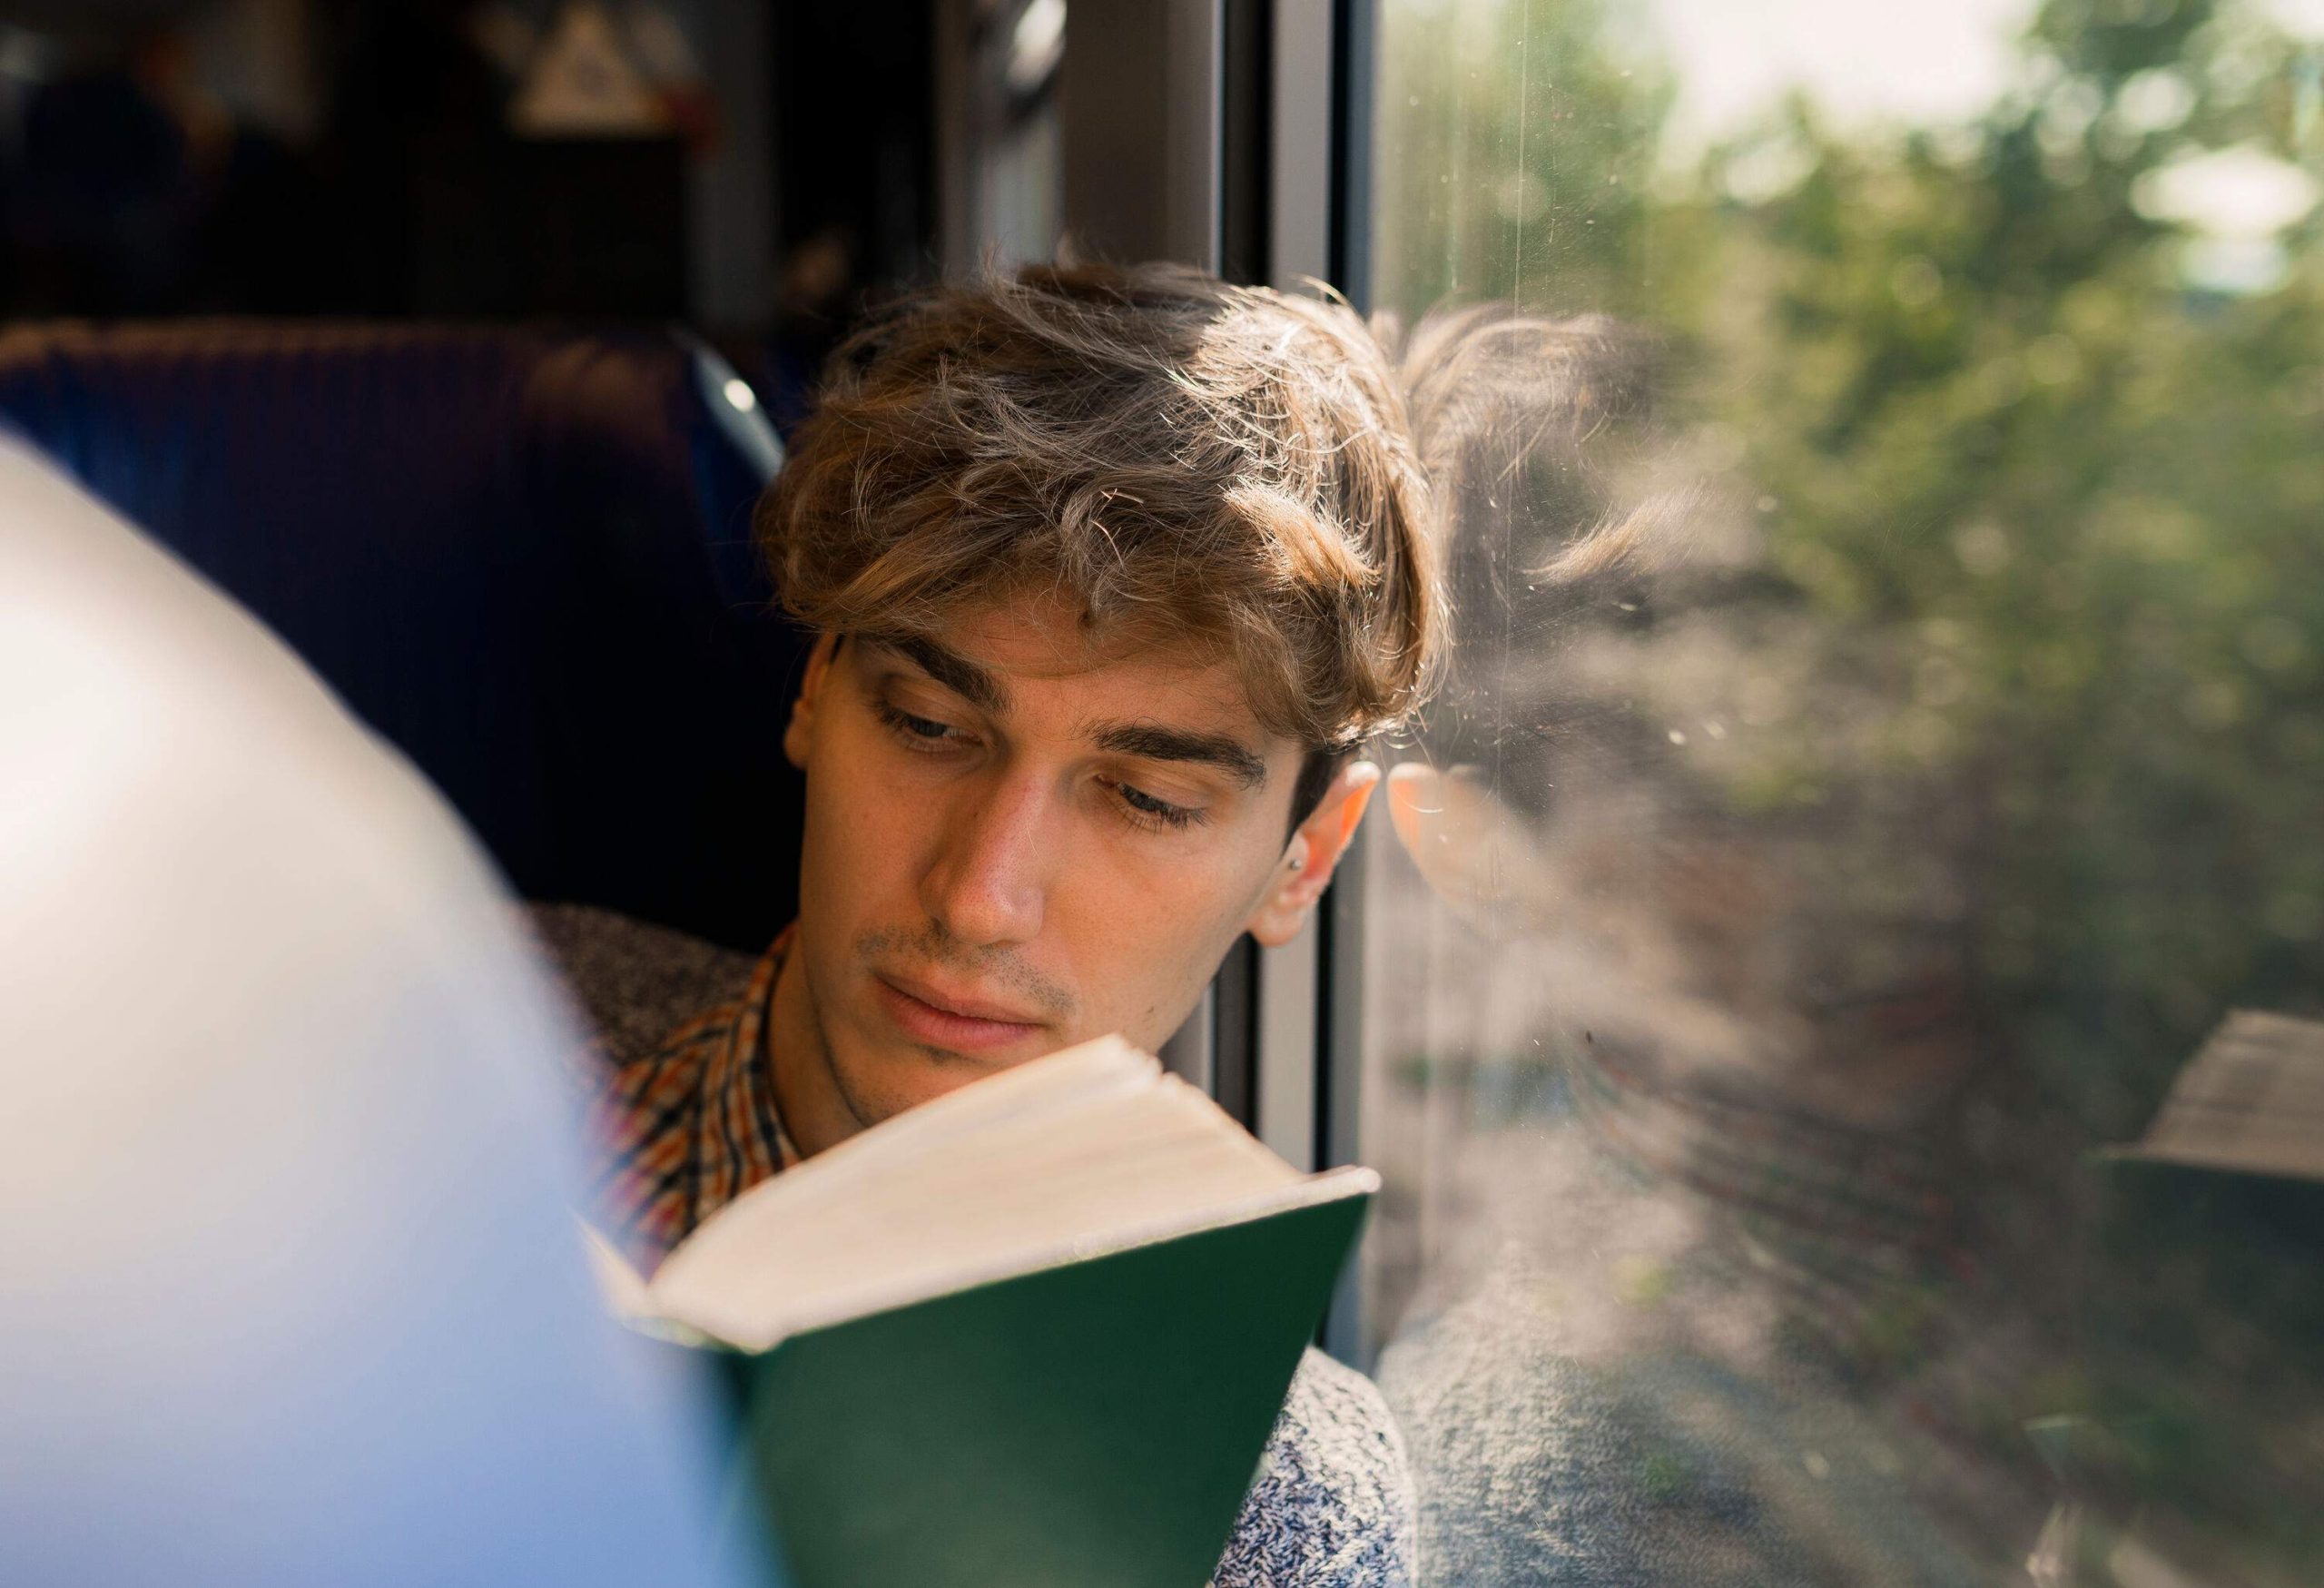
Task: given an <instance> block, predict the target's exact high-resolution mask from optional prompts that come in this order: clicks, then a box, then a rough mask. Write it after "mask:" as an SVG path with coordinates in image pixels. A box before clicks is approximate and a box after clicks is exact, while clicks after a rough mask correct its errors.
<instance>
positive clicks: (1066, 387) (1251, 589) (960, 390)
mask: <svg viewBox="0 0 2324 1588" xmlns="http://www.w3.org/2000/svg"><path fill="white" fill-rule="evenodd" d="M1430 514H1431V506H1430V499H1429V494H1428V490H1427V487H1426V482H1425V480H1424V479H1423V474H1422V470H1421V468H1420V464H1419V461H1418V458H1417V456H1416V454H1415V450H1414V447H1413V439H1412V433H1411V427H1410V422H1409V419H1408V416H1407V414H1406V411H1405V404H1404V399H1403V391H1402V389H1401V387H1400V385H1399V381H1398V379H1397V376H1396V372H1395V370H1394V369H1393V366H1392V363H1391V361H1390V359H1389V357H1388V355H1387V353H1386V352H1385V351H1384V350H1383V348H1382V347H1381V345H1380V344H1379V342H1378V341H1376V340H1374V337H1373V335H1372V333H1371V332H1370V331H1369V330H1366V328H1365V326H1364V322H1363V321H1361V320H1359V319H1358V318H1357V317H1356V315H1355V314H1354V312H1353V311H1350V310H1349V309H1347V308H1346V307H1345V306H1344V305H1343V304H1339V303H1334V302H1324V301H1316V300H1313V299H1307V298H1301V297H1294V296H1289V295H1285V294H1282V293H1277V292H1273V291H1266V290H1265V289H1263V288H1251V287H1235V286H1229V285H1228V284H1226V282H1224V281H1219V280H1218V279H1217V278H1216V277H1214V276H1209V275H1206V274H1204V273H1202V272H1200V271H1194V270H1190V269H1187V268H1184V267H1180V266H1175V265H1140V266H1135V267H1118V266H1106V265H1076V266H1055V267H1052V266H1039V267H1030V268H1027V269H1023V270H1019V271H1016V272H1015V273H1013V274H1010V275H1005V276H1004V275H994V276H988V277H986V278H984V279H982V280H980V281H975V282H974V283H972V284H969V285H962V286H946V287H937V288H932V289H929V290H926V291H920V292H916V293H913V294H911V295H910V296H907V297H905V298H903V299H901V300H900V301H897V302H896V303H894V304H892V305H891V306H890V307H889V308H887V309H886V310H885V311H883V312H881V313H880V314H879V315H878V316H877V317H876V318H874V319H873V320H872V322H871V323H869V324H868V325H866V326H865V327H864V328H863V329H862V330H859V331H858V332H857V333H856V334H855V335H854V336H853V337H852V338H851V339H850V340H848V341H847V342H846V343H845V344H843V345H842V347H841V349H840V350H839V351H838V352H837V353H836V354H835V355H834V356H833V359H832V366H831V368H830V370H829V371H828V372H827V374H826V377H825V385H824V388H823V390H822V398H821V401H820V403H819V405H818V407H817V409H816V410H815V412H814V415H813V417H812V418H811V419H809V420H808V421H807V422H806V423H805V424H804V425H803V427H802V428H801V429H800V430H799V432H798V434H797V436H796V437H795V439H794V442H793V450H792V454H791V458H790V461H789V463H788V464H787V466H786V467H785V468H784V469H783V474H782V477H781V478H780V479H779V480H778V481H777V483H776V485H775V487H774V488H773V490H772V491H771V492H769V494H768V496H767V498H765V500H764V501H763V503H762V504H761V507H760V508H759V513H758V523H757V528H758V534H759V537H760V540H761V543H762V545H763V547H764V549H765V551H766V554H767V556H768V557H769V559H770V561H771V562H772V564H773V570H774V576H775V580H776V588H777V592H778V594H779V597H780V599H781V600H782V602H783V606H784V607H785V608H786V609H787V610H788V611H789V612H790V613H791V614H792V615H793V616H794V617H796V618H798V619H799V620H801V621H802V622H803V623H806V624H809V625H811V626H815V627H818V628H822V629H828V630H831V631H833V632H838V633H851V632H852V633H874V634H880V635H885V636H901V635H911V634H921V635H926V634H930V633H932V632H934V631H935V630H937V629H939V628H940V627H941V626H944V625H946V624H947V623H948V622H949V621H950V619H952V618H953V617H954V616H957V615H958V614H959V613H960V612H961V611H962V610H963V609H964V608H967V607H971V606H974V605H978V604H983V603H990V602H992V601H995V600H999V599H1005V598H1008V597H1010V596H1013V595H1016V594H1019V593H1021V592H1024V591H1027V590H1051V591H1056V592H1058V593H1059V594H1062V595H1064V596H1066V597H1068V598H1069V599H1070V600H1071V601H1072V602H1073V603H1074V604H1075V605H1076V606H1077V607H1078V609H1079V611H1080V612H1081V614H1082V618H1083V622H1084V624H1085V626H1087V627H1088V629H1089V630H1090V631H1091V633H1092V634H1093V636H1094V635H1103V636H1108V638H1114V637H1118V638H1120V639H1123V640H1127V641H1130V642H1132V643H1149V644H1160V645H1167V646H1170V647H1171V648H1173V649H1174V650H1176V651H1177V652H1179V653H1180V654H1191V655H1196V656H1199V655H1201V654H1203V653H1204V651H1205V650H1207V651H1208V652H1209V653H1210V654H1211V655H1214V656H1219V657H1221V658H1224V659H1226V660H1227V661H1229V662H1231V663H1232V665H1233V666H1235V668H1236V671H1237V673H1238V674H1239V675H1240V676H1241V677H1242V679H1243V680H1244V683H1245V685H1246V689H1247V690H1248V693H1249V696H1250V700H1251V704H1252V706H1253V709H1254V710H1255V712H1256V714H1257V715H1258V717H1259V719H1260V721H1261V722H1262V723H1263V724H1265V725H1266V726H1267V727H1268V728H1269V729H1270V730H1272V731H1274V732H1275V733H1279V734H1282V735H1285V736H1288V737H1292V738H1295V739H1297V740H1298V741H1299V742H1300V743H1301V744H1302V745H1305V747H1306V748H1307V750H1308V752H1309V756H1308V765H1307V767H1306V769H1305V771H1304V772H1303V774H1302V777H1301V780H1300V782H1301V786H1300V788H1299V789H1298V790H1297V791H1295V807H1294V814H1295V815H1298V814H1304V813H1305V811H1306V810H1307V809H1309V808H1312V806H1313V804H1314V803H1315V799H1316V798H1319V797H1320V796H1321V794H1322V789H1323V784H1324V782H1326V781H1328V778H1329V774H1330V771H1331V768H1332V767H1333V766H1334V765H1335V764H1337V762H1338V761H1339V760H1340V759H1341V758H1342V757H1344V755H1346V754H1347V753H1348V751H1350V750H1351V749H1352V748H1353V747H1354V745H1357V744H1358V743H1359V742H1361V741H1362V740H1364V739H1365V738H1366V737H1369V736H1370V735H1373V734H1374V733H1377V732H1379V731H1380V730H1382V729H1384V728H1388V727H1392V726H1396V725H1401V724H1403V722H1404V721H1405V720H1406V719H1407V718H1408V717H1409V716H1410V715H1412V713H1413V710H1414V709H1415V708H1416V707H1417V706H1418V705H1419V704H1420V702H1421V700H1422V699H1423V697H1424V695H1425V694H1426V692H1427V690H1428V687H1429V686H1430V684H1431V682H1432V680H1433V674H1434V672H1435V669H1436V664H1437V658H1438V656H1439V653H1440V652H1441V650H1442V649H1443V630H1444V625H1445V609H1444V596H1443V584H1442V573H1441V569H1440V559H1439V553H1438V550H1437V547H1436V546H1435V542H1434V537H1433V534H1432V533H1431V528H1430Z"/></svg>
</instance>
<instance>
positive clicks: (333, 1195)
mask: <svg viewBox="0 0 2324 1588" xmlns="http://www.w3.org/2000/svg"><path fill="white" fill-rule="evenodd" d="M84 463H86V464H87V465H89V466H90V467H92V468H95V469H99V470H100V471H102V470H103V469H105V468H110V467H115V466H118V467H127V466H128V465H127V461H126V459H119V460H116V461H115V463H113V464H108V463H106V462H105V461H104V460H103V459H84ZM153 466H154V467H155V468H168V469H177V470H181V471H186V472H189V473H193V472H199V471H202V470H204V469H211V468H213V467H215V465H214V464H213V463H212V462H211V461H210V460H209V459H208V455H207V454H206V453H205V451H204V450H203V449H202V448H201V447H198V446H194V445H192V444H191V443H190V442H189V443H186V444H182V445H180V446H178V447H177V448H176V449H174V450H165V451H164V452H163V453H162V454H159V455H157V459H156V460H155V462H154V465H153ZM512 467H513V462H512ZM294 471H295V470H294ZM361 510H363V509H362V508H360V507H359V506H357V505H351V506H350V511H351V512H359V511H361ZM278 530H279V533H280V534H281V535H282V536H285V537H290V536H292V535H294V534H296V533H300V531H298V530H296V529H295V528H294V527H293V522H292V520H291V519H290V518H287V517H286V518H285V519H284V520H283V521H282V522H281V524H280V526H279V527H278ZM327 531H328V526H327V525H317V526H313V527H310V530H309V531H307V533H309V534H310V536H311V537H314V538H320V537H323V536H324V535H325V534H326V533H327ZM292 549H293V548H292V547H289V546H288V545H287V543H286V546H285V548H284V555H285V557H290V555H291V551H292ZM367 555H377V556H378V557H379V558H380V575H379V577H382V578H383V579H388V580H390V581H392V580H394V579H397V578H408V577H419V576H417V575H415V574H413V573H412V571H411V570H410V569H409V567H405V566H403V565H401V564H399V562H398V560H397V559H396V558H395V557H393V556H391V555H389V553H387V552H386V551H385V550H383V549H377V548H375V550H374V552H373V553H369V554H367ZM284 566H285V567H286V569H287V568H288V567H289V564H288V562H286V564H285V565H284ZM349 593H350V597H351V596H352V594H353V592H352V591H351V590H350V592H349ZM345 616H346V618H347V620H349V621H359V620H361V617H362V615H361V614H360V613H359V612H357V611H355V610H353V609H352V608H350V609H349V610H348V611H347V612H346V613H345ZM568 1041H570V1033H569V1032H568V1031H567V1029H566V1024H565V1020H564V1017H563V1014H562V1011H560V1009H559V1008H558V1007H557V1006H556V1003H555V1002H554V1001H553V999H552V996H551V995H550V993H549V992H548V991H547V989H546V987H545V985H544V983H543V982H542V981H541V980H540V978H539V976H538V974H537V971H536V968H535V966H534V965H533V963H532V962H531V961H530V959H529V958H528V954H527V947H526V944H525V943H524V942H523V941H522V940H521V939H520V938H519V937H518V936H517V933H516V928H515V926H514V923H513V922H512V919H511V916H510V912H509V910H508V906H507V900H506V898H505V896H504V895H503V894H501V893H499V892H498V890H497V888H496V887H495V886H494V885H493V883H492V882H491V879H490V876H489V873H488V871H487V867H486V864H485V863H484V860H483V857H482V855H481V854H480V853H479V852H478V851H477V850H476V849H475V848H473V847H472V846H471V844H470V843H469V842H468V839H467V837H466V836H465V835H464V834H463V833H461V832H460V830H459V828H458V824H457V823H456V822H455V821H454V820H453V819H452V816H451V814H450V813H448V811H447V810H446V809H445V808H444V806H443V805H442V804H441V803H440V802H439V801H438V799H437V798H436V797H435V795H434V794H432V793H431V792H430V791H429V790H428V788H427V786H426V785H425V784H423V783H422V781H421V780H420V779H419V777H418V776H416V775H415V774H414V773H413V771H412V769H411V768H410V766H409V764H406V763H405V762H404V760H403V759H402V758H401V757H400V756H399V755H397V754H395V753H394V752H393V751H392V750H390V749H389V748H388V747H387V746H386V745H383V744H381V743H380V742H379V740H378V739H376V738H375V737H373V736H372V735H370V734H369V733H367V732H366V731H365V730H364V729H363V728H362V727H361V726H360V725H359V724H358V723H356V722H355V721H354V720H353V719H352V718H351V717H350V715H348V713H347V712H346V711H345V710H344V709H343V708H342V707H341V706H340V705H339V704H338V703H337V702H336V701H335V700H333V699H332V698H331V697H330V695H329V694H328V693H327V692H326V691H325V690H324V689H322V688H321V687H320V686H319V685H318V683H317V682H316V680H315V679H314V678H313V676H311V675H310V673H309V672H308V670H307V669H306V667H305V666H302V665H301V664H300V661H299V660H298V658H297V657H295V656H293V655H292V654H291V652H290V651H289V650H288V649H286V648H285V647H284V646H282V645H281V644H280V643H279V642H278V641H276V640H275V639H274V638H273V636H271V635H269V634H268V633H267V632H266V631H265V630H264V629H262V628H261V626H259V625H258V624H257V623H256V622H254V621H252V620H251V617H250V616H248V615H247V614H245V613H244V612H242V611H241V610H240V609H238V608H237V607H235V606H234V605H233V604H231V602H229V601H227V600H226V599H224V598H222V597H221V596H220V595H219V594H218V593H217V592H216V591H215V590H214V589H212V588H211V587H207V586H205V585H204V584H203V583H202V581H201V580H199V579H198V578H196V577H193V576H192V574H190V573H189V572H188V571H187V570H186V569H185V568H184V567H182V565H181V564H179V563H177V562H176V561H175V560H174V559H172V557H169V556H167V555H166V554H165V553H163V552H162V551H161V550H159V549H158V548H156V547H154V546H153V544H151V543H150V542H148V541H147V540H145V539H143V538H141V537H140V536H139V535H137V534H136V533H135V532H134V531H133V530H132V529H131V528H128V527H127V526H126V525H124V524H123V523H122V522H120V521H119V520H118V519H116V518H113V516H112V515H111V514H109V513H107V512H106V511H104V510H103V508H101V507H99V506H98V505H97V504H96V503H94V502H93V501H91V500H90V499H89V498H86V497H85V496H84V494H83V493H82V492H81V491H79V490H78V489H76V488H74V486H73V485H71V484H70V483H69V482H67V481H65V480H64V479H63V478H60V477H58V476H57V475H55V474H54V473H53V472H51V471H50V470H49V469H47V468H45V467H44V465H42V464H40V463H39V462H37V461H36V460H35V459H34V458H33V457H32V455H31V454H29V453H28V452H26V451H25V450H24V449H20V448H19V447H17V446H15V445H14V444H13V443H10V444H0V1072H5V1078H4V1079H0V1095H5V1098H6V1100H7V1101H6V1104H5V1107H0V1583H10V1584H25V1585H28V1588H30V1585H50V1584H54V1585H60V1588H62V1585H67V1584H69V1585H71V1588H112V1585H114V1584H142V1583H155V1584H162V1583H166V1584H170V1585H172V1588H203V1585H207V1584H218V1585H220V1588H224V1585H228V1584H231V1585H232V1588H277V1585H280V1588H294V1585H295V1588H310V1585H312V1584H317V1583H331V1584H336V1585H340V1588H367V1585H369V1584H379V1585H380V1588H387V1585H389V1584H393V1585H395V1588H410V1585H413V1584H421V1583H557V1584H560V1585H562V1588H587V1585H589V1584H599V1583H602V1584H606V1585H607V1588H612V1585H615V1584H619V1585H620V1588H634V1585H635V1584H636V1583H646V1582H651V1583H673V1584H718V1585H723V1584H726V1583H740V1582H743V1581H745V1580H748V1579H749V1578H751V1577H753V1576H754V1575H755V1574H756V1573H755V1570H754V1567H755V1563H753V1562H751V1561H748V1560H746V1559H743V1558H741V1557H739V1556H733V1555H729V1556H724V1557H721V1556H720V1554H719V1552H718V1549H717V1547H716V1546H715V1545H714V1528H713V1525H712V1522H713V1518H712V1515H711V1512H712V1508H713V1507H712V1496H713V1493H714V1486H715V1483H716V1480H717V1477H718V1469H717V1455H716V1448H715V1430H714V1426H713V1425H712V1423H711V1421H710V1418H711V1416H712V1413H711V1410H710V1405H709V1402H708V1400H707V1398H706V1396H705V1395H704V1388H705V1386H701V1385H698V1384H696V1383H694V1382H693V1381H692V1380H691V1379H689V1378H687V1377H685V1376H683V1369H682V1367H681V1366H680V1365H679V1362H678V1360H677V1359H676V1358H675V1356H674V1355H673V1354H667V1353H660V1352H656V1351H655V1349H654V1348H653V1347H651V1346H649V1345H648V1344H647V1343H646V1342H643V1341H640V1340H637V1339H635V1337H633V1336H629V1335H627V1334H625V1332H624V1331H622V1330H620V1329H619V1328H617V1327H615V1326H614V1325H613V1324H611V1323H610V1322H609V1321H607V1320H606V1317H604V1315H603V1313H602V1311H601V1309H600V1308H599V1307H598V1305H597V1303H596V1297H595V1294H594V1291H593V1288H592V1287H591V1284H590V1281H589V1279H588V1277H587V1275H586V1267H585V1262H584V1258H583V1256H582V1251H581V1248H580V1245H579V1243H578V1241H577V1239H576V1233H575V1228H574V1225H573V1222H572V1219H571V1218H570V1215H569V1214H568V1213H567V1211H566V1208H567V1207H568V1206H569V1205H570V1198H571V1197H572V1193H573V1192H574V1190H575V1189H576V1188H575V1180H574V1174H575V1171H574V1169H573V1168H572V1166H571V1165H570V1164H569V1163H568V1162H567V1161H566V1143H567V1142H569V1140H570V1139H571V1138H570V1136H569V1133H568V1130H567V1124H568V1121H567V1119H566V1117H565V1110H566V1109H567V1107H568V1106H569V1105H568V1100H567V1099H566V1097H565V1096H564V1095H563V1094H562V1093H561V1091H560V1090H559V1088H558V1083H557V1079H556V1077H557V1070H556V1055H557V1054H558V1053H559V1052H560V1051H562V1050H564V1045H565V1044H566V1043H567V1042H568Z"/></svg>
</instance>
